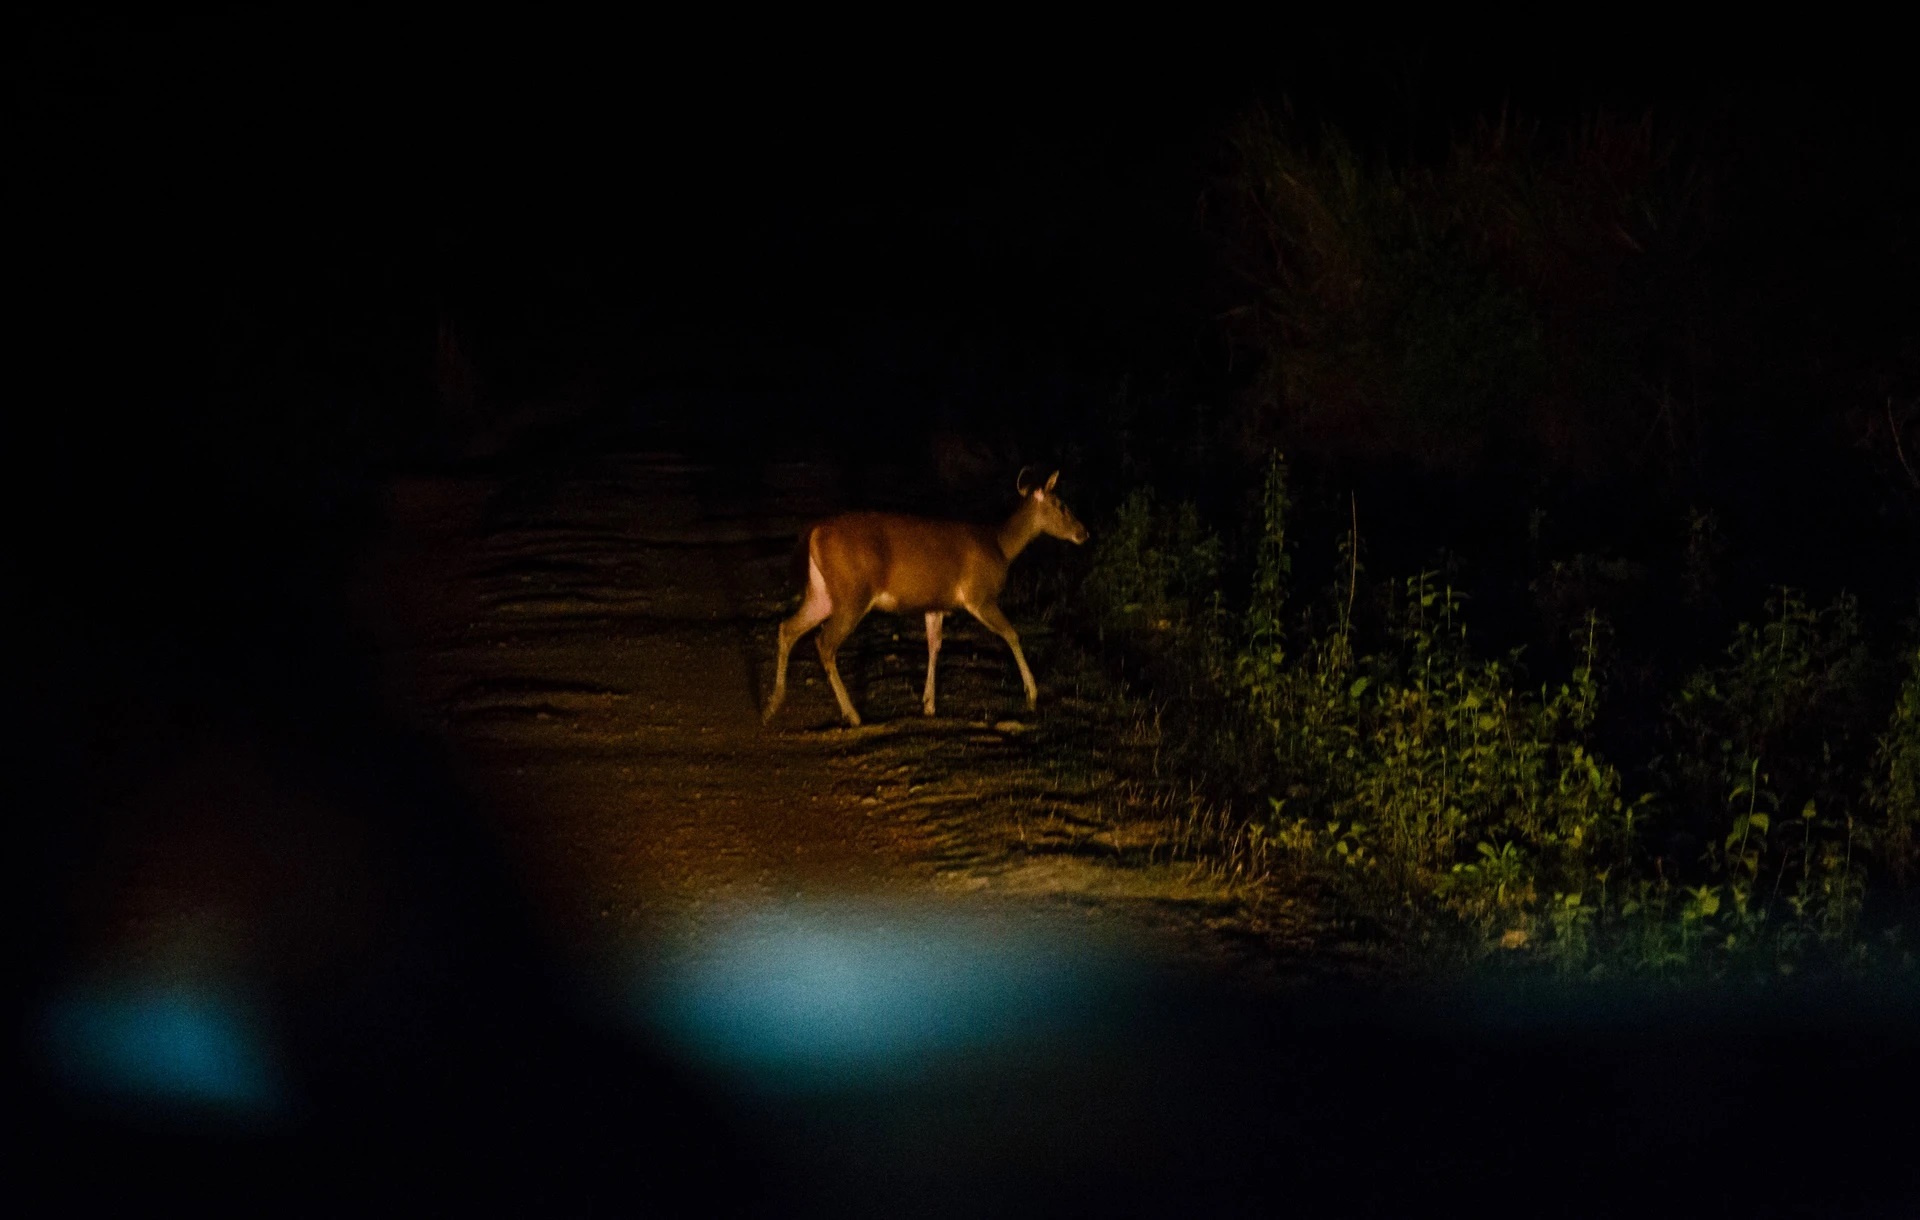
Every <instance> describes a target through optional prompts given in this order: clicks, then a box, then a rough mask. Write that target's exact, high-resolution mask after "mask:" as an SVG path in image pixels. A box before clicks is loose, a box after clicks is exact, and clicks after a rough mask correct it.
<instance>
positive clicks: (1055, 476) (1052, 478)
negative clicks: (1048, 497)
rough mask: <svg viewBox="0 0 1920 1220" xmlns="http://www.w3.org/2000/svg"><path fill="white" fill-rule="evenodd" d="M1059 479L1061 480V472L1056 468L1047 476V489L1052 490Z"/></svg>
mask: <svg viewBox="0 0 1920 1220" xmlns="http://www.w3.org/2000/svg"><path fill="white" fill-rule="evenodd" d="M1059 481H1060V472H1059V471H1057V470H1056V471H1054V472H1053V473H1052V474H1050V475H1048V476H1047V490H1048V491H1052V490H1053V485H1054V484H1055V483H1058V482H1059Z"/></svg>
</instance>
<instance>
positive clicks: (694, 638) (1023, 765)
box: [364, 455, 1321, 969]
mask: <svg viewBox="0 0 1920 1220" xmlns="http://www.w3.org/2000/svg"><path fill="white" fill-rule="evenodd" d="M841 498H842V492H841V489H839V488H837V487H836V486H835V485H834V482H833V479H832V476H831V475H830V473H829V472H828V471H826V470H824V469H822V468H818V467H811V466H802V465H788V466H776V467H770V468H767V469H764V470H762V471H760V472H758V474H757V475H756V477H752V478H742V477H726V478H723V477H722V474H721V472H714V471H709V470H705V469H704V468H701V467H699V466H696V465H691V464H689V463H686V462H685V461H683V460H680V459H677V458H673V457H671V456H666V455H651V456H650V455H628V456H622V457H609V458H603V459H598V460H595V461H592V462H584V463H581V464H579V465H578V466H577V467H575V468H573V469H571V470H562V471H547V472H543V473H542V475H541V477H540V478H539V479H538V480H537V481H536V480H533V479H522V480H518V481H511V482H505V483H488V482H485V481H479V480H476V481H473V482H469V483H459V482H452V481H447V482H442V483H439V484H411V485H407V486H405V487H402V488H399V489H396V495H395V506H396V510H395V518H396V528H395V530H394V532H393V536H392V542H391V544H390V546H389V547H388V549H387V550H386V551H385V552H383V554H382V555H381V557H380V561H379V562H378V563H377V564H376V565H375V566H374V567H373V568H372V569H371V570H370V572H369V575H368V581H367V592H366V597H365V599H364V600H365V603H366V605H367V606H368V613H369V616H370V618H371V619H372V620H373V621H376V622H378V623H381V624H383V635H384V638H385V645H386V648H387V650H388V657H389V662H390V664H389V671H390V674H391V677H392V690H393V699H394V701H395V704H396V706H398V707H400V708H402V709H404V712H405V714H406V715H408V716H410V717H411V718H413V719H414V720H415V721H416V722H417V723H418V724H420V725H421V726H422V727H424V728H426V729H427V730H428V731H430V732H433V733H435V734H437V735H439V736H440V737H441V738H442V739H443V740H444V741H445V742H446V743H447V745H448V747H449V749H450V751H451V753H452V754H453V756H454V757H455V758H456V760H457V762H458V765H459V767H460V768H461V770H462V771H463V773H464V775H465V777H466V779H467V781H468V783H469V785H470V786H471V788H472V789H473V790H474V791H475V792H476V793H477V794H479V795H480V796H481V797H482V798H483V799H484V800H485V801H486V802H487V804H488V805H489V807H490V808H491V810H492V811H493V813H494V814H495V816H496V818H497V821H498V826H499V829H500V832H501V834H502V835H504V836H505V838H506V840H507V841H508V843H509V844H510V851H511V855H512V856H513V857H514V858H515V859H516V860H518V861H520V862H521V864H522V866H523V872H524V877H525V880H526V883H527V885H528V887H529V888H530V890H531V891H532V892H533V893H534V894H535V896H536V897H537V899H538V900H539V904H540V906H541V908H542V909H543V910H544V911H546V912H547V913H548V915H549V917H550V922H551V926H552V929H553V931H554V933H555V934H556V935H557V936H558V937H559V938H560V939H561V940H562V941H564V942H566V943H568V944H569V945H571V946H574V947H582V948H586V949H589V950H590V949H593V948H595V947H604V946H606V945H608V944H610V943H621V942H628V941H631V939H632V938H634V937H635V936H642V937H646V936H651V935H655V934H660V933H663V932H666V931H667V930H668V929H669V928H670V927H671V926H672V925H673V924H674V923H675V922H676V921H679V920H682V919H684V918H686V917H688V916H694V917H696V918H697V917H698V913H699V912H700V911H702V910H720V909H731V908H733V907H734V906H736V905H737V904H739V903H742V902H745V903H749V904H752V903H756V902H764V901H768V900H791V899H794V898H814V897H820V896H832V895H835V894H845V893H862V894H865V893H874V892H881V893H903V894H915V893H919V894H929V893H945V894H948V895H966V894H978V895H981V896H982V898H983V899H987V898H1007V899H1015V900H1019V901H1022V902H1029V903H1031V902H1038V903H1042V904H1046V905H1049V906H1051V907H1054V908H1060V909H1064V910H1066V911H1068V912H1071V913H1076V914H1079V915H1083V916H1084V917H1085V918H1086V919H1088V920H1091V921H1096V922H1100V923H1106V924H1116V923H1117V924H1119V925H1121V926H1124V925H1126V924H1138V925H1141V926H1144V927H1146V928H1149V929H1151V930H1153V931H1154V932H1156V933H1158V934H1160V935H1162V936H1164V937H1167V938H1169V939H1170V941H1171V942H1172V943H1173V944H1174V945H1175V946H1176V952H1178V953H1182V954H1191V955H1195V956H1198V957H1200V958H1205V959H1218V960H1229V959H1230V960H1233V961H1237V962H1241V963H1259V964H1260V968H1261V969H1268V968H1271V966H1272V964H1273V963H1275V962H1284V961H1286V960H1287V959H1289V958H1298V957H1301V956H1304V955H1305V954H1307V953H1309V952H1311V951H1313V950H1314V947H1315V945H1316V943H1317V942H1318V941H1319V940H1320V939H1321V929H1320V928H1319V927H1318V924H1317V923H1316V921H1315V919H1314V917H1313V913H1312V911H1311V910H1309V909H1308V908H1307V907H1306V906H1305V905H1304V904H1299V903H1289V902H1287V901H1285V900H1284V899H1271V898H1270V899H1268V900H1267V901H1264V902H1263V903H1262V905H1261V907H1260V909H1259V910H1258V911H1257V912H1256V911H1251V910H1249V909H1248V907H1247V904H1246V902H1245V901H1244V900H1245V897H1246V890H1245V887H1244V886H1241V885H1237V884H1235V879H1232V878H1227V877H1222V876H1221V875H1219V874H1218V873H1217V872H1215V871H1210V870H1207V869H1203V868H1199V867H1197V866H1195V865H1193V864H1191V863H1186V862H1182V861H1180V860H1178V859H1176V858H1175V856H1176V853H1175V851H1174V849H1173V840H1174V834H1175V828H1174V826H1173V825H1172V824H1171V822H1170V819H1169V817H1168V814H1167V812H1166V806H1165V805H1164V804H1163V803H1162V802H1159V801H1156V800H1153V799H1151V798H1150V785H1149V784H1148V783H1146V782H1145V779H1144V777H1145V776H1146V775H1147V774H1148V773H1149V772H1150V770H1151V749H1152V742H1151V739H1150V736H1149V734H1148V733H1147V732H1146V731H1145V730H1144V728H1143V726H1142V725H1141V724H1140V723H1139V722H1138V718H1137V717H1134V716H1133V714H1132V713H1131V712H1130V711H1129V710H1128V709H1127V708H1126V707H1125V706H1124V705H1122V704H1120V703H1118V702H1117V701H1115V700H1113V699H1112V698H1110V697H1107V696H1106V695H1104V694H1103V693H1102V689H1101V684H1100V683H1099V682H1098V681H1097V680H1096V679H1095V678H1094V677H1093V676H1092V675H1090V674H1088V673H1085V672H1081V671H1078V670H1076V669H1075V668H1074V662H1073V660H1072V658H1071V657H1070V656H1069V655H1068V654H1067V653H1066V652H1065V651H1064V650H1061V649H1059V648H1056V647H1055V646H1054V641H1053V640H1051V639H1050V638H1049V637H1048V636H1047V635H1046V633H1045V632H1044V631H1041V630H1037V629H1033V628H1031V627H1027V628H1025V631H1026V634H1025V639H1026V642H1027V647H1028V651H1029V654H1030V656H1031V657H1032V658H1033V661H1034V668H1035V671H1036V673H1037V675H1038V676H1039V678H1040V681H1041V684H1042V687H1043V690H1044V691H1045V692H1046V694H1045V695H1044V696H1043V702H1042V705H1041V708H1040V711H1039V712H1038V713H1037V714H1029V713H1027V712H1026V711H1025V709H1024V708H1023V707H1022V705H1021V701H1020V697H1019V684H1018V679H1017V676H1016V675H1015V673H1014V669H1013V666H1012V665H1011V663H1010V661H1009V659H1008V656H1007V653H1006V650H1005V648H1004V646H1003V645H1002V644H1001V643H1000V642H999V641H998V640H996V639H994V638H992V637H991V636H989V635H988V634H987V633H986V632H985V631H984V630H983V629H980V628H978V627H977V626H976V625H974V624H972V623H970V622H958V621H954V620H950V621H949V626H948V638H947V641H946V646H945V648H944V649H943V651H942V654H941V659H940V707H941V711H942V713H943V714H942V715H941V716H939V717H937V718H933V719H927V718H924V717H922V716H921V715H920V708H919V700H920V683H921V681H922V679H923V677H924V674H925V655H926V654H925V651H924V643H923V637H922V635H921V629H920V625H919V622H918V620H917V619H906V618H897V617H892V616H887V615H881V614H876V615H873V616H871V617H869V618H868V620H867V621H866V622H865V623H863V624H862V626H861V628H860V630H859V631H857V632H856V633H855V634H854V636H853V638H852V640H851V641H850V642H849V644H848V645H847V647H846V648H845V649H843V652H842V662H841V664H842V668H843V671H844V672H845V674H846V676H847V679H848V683H849V686H850V688H851V690H852V693H853V696H854V699H855V701H856V703H857V704H858V705H859V706H860V707H861V709H862V712H863V714H864V715H865V716H866V717H867V718H868V721H869V723H868V724H867V725H865V726H863V727H861V728H859V729H852V730H849V729H845V728H842V727H839V725H838V718H837V716H836V715H835V713H834V708H833V701H832V696H831V695H830V693H829V692H828V690H827V688H826V684H825V682H824V679H823V676H822V674H821V672H820V669H819V664H818V661H817V660H816V659H815V657H814V655H813V651H812V649H811V647H809V646H808V645H807V644H805V643H804V642H803V644H802V646H801V647H800V648H799V649H798V650H796V653H795V670H794V679H793V683H792V691H791V696H790V699H789V701H788V704H787V706H786V708H785V709H783V711H782V712H781V714H780V715H779V717H778V718H777V719H776V720H775V722H774V724H773V725H772V726H771V728H763V727H762V726H761V724H760V722H759V718H758V714H757V713H758V708H759V706H760V705H761V703H762V701H763V700H764V699H765V697H766V692H767V688H768V684H769V682H770V678H771V662H772V651H773V648H772V636H773V629H774V626H775V624H776V623H777V621H778V619H779V617H780V616H781V615H782V614H783V613H785V612H786V611H787V610H788V609H790V604H791V598H792V596H793V594H794V592H795V590H794V589H793V588H791V587H790V584H791V582H792V579H793V575H792V572H791V568H790V565H791V551H792V541H793V538H794V536H795V534H796V532H797V530H798V528H799V527H800V525H801V524H802V523H803V522H804V521H805V520H806V519H808V518H809V517H812V516H816V515H819V514H821V513H822V512H824V511H826V510H828V509H829V508H831V507H832V506H833V505H835V504H836V503H838V502H839V501H840V499H841ZM1026 562H1030V563H1044V562H1046V557H1045V556H1044V554H1040V553H1038V552H1036V555H1035V556H1034V557H1033V558H1030V559H1028V560H1026Z"/></svg>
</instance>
